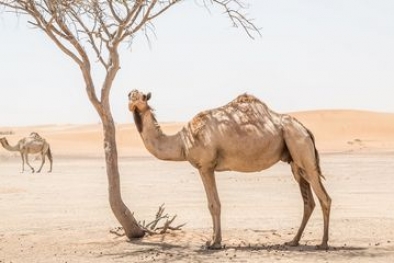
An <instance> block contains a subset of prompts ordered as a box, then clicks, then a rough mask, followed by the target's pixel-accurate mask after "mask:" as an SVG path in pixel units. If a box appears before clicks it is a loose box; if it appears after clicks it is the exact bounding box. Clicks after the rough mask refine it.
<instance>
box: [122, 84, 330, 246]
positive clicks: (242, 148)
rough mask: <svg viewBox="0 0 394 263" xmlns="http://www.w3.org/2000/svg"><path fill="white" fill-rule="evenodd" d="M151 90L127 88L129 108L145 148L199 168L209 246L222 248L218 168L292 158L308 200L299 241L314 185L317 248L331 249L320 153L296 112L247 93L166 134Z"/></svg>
mask: <svg viewBox="0 0 394 263" xmlns="http://www.w3.org/2000/svg"><path fill="white" fill-rule="evenodd" d="M150 97H151V94H150V93H148V94H146V95H145V94H144V93H142V92H139V91H138V90H133V91H131V92H130V93H129V110H130V111H131V112H132V113H133V116H134V121H135V124H136V127H137V130H138V132H139V133H140V136H141V138H142V140H143V142H144V144H145V147H146V149H147V150H148V151H149V152H150V153H151V154H153V155H154V156H155V157H156V158H158V159H161V160H171V161H189V162H190V163H191V164H192V165H193V166H194V167H195V168H197V169H198V171H199V172H200V176H201V179H202V182H203V185H204V188H205V192H206V195H207V199H208V208H209V211H210V213H211V216H212V220H213V239H212V241H211V242H210V243H208V244H207V245H208V247H209V248H213V249H218V248H221V247H222V245H221V241H222V233H221V226H220V224H221V223H220V213H221V211H220V210H221V204H220V201H219V195H218V191H217V188H216V182H215V174H214V172H215V171H239V172H256V171H261V170H264V169H267V168H269V167H271V166H272V165H274V164H275V163H277V162H278V161H284V162H287V163H289V164H290V166H291V170H292V172H293V175H294V178H295V179H296V181H297V182H298V184H299V186H300V190H301V195H302V198H303V201H304V215H303V219H302V222H301V226H300V228H299V230H298V232H297V234H296V235H295V237H294V238H293V240H292V241H290V242H287V243H286V245H290V246H297V245H298V244H299V240H300V238H301V235H302V233H303V231H304V228H305V226H306V224H307V222H308V220H309V217H310V215H311V214H312V211H313V209H314V207H315V202H314V200H313V194H312V191H311V187H312V189H313V191H314V192H315V194H316V196H317V198H318V199H319V201H320V205H321V208H322V211H323V219H324V234H323V239H322V243H321V244H320V245H319V246H317V247H318V248H319V249H328V244H327V242H328V228H329V217H330V207H331V198H330V197H329V196H328V194H327V192H326V190H325V189H324V186H323V184H322V182H321V177H322V174H321V170H320V165H319V155H318V152H317V150H316V147H315V141H314V137H313V135H312V133H311V132H310V131H309V130H308V129H307V128H305V127H304V126H303V125H302V124H301V123H300V122H299V121H298V120H296V119H295V118H293V117H291V116H289V115H284V114H278V113H276V112H274V111H272V110H270V109H269V108H268V107H267V106H266V105H265V104H264V103H263V102H261V101H260V100H259V99H257V98H256V97H254V96H251V95H247V94H243V95H240V96H238V97H237V98H236V99H235V100H233V101H231V102H230V103H228V104H226V105H224V106H222V107H219V108H216V109H212V110H207V111H203V112H201V113H199V114H198V115H196V116H195V117H194V118H193V119H192V120H191V121H190V122H189V123H188V124H187V125H186V126H185V127H183V129H182V130H181V131H179V132H178V133H177V134H175V135H171V136H167V135H165V134H164V133H163V132H162V130H161V128H160V126H159V124H158V123H157V121H156V118H155V115H154V114H153V112H152V109H151V107H150V106H149V105H148V100H149V99H150Z"/></svg>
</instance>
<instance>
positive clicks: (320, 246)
mask: <svg viewBox="0 0 394 263" xmlns="http://www.w3.org/2000/svg"><path fill="white" fill-rule="evenodd" d="M316 249H317V250H325V251H327V250H328V245H327V243H321V244H320V245H317V246H316Z"/></svg>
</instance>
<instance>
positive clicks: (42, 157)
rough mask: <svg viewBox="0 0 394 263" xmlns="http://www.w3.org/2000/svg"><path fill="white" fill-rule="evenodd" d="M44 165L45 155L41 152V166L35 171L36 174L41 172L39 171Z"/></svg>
mask: <svg viewBox="0 0 394 263" xmlns="http://www.w3.org/2000/svg"><path fill="white" fill-rule="evenodd" d="M44 163H45V154H44V153H43V152H42V153H41V165H40V168H39V169H38V170H37V173H40V172H41V169H42V167H43V166H44Z"/></svg>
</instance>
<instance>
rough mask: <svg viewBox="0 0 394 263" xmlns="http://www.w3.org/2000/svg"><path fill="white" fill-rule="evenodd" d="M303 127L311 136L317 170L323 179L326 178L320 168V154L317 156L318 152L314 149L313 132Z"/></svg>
mask: <svg viewBox="0 0 394 263" xmlns="http://www.w3.org/2000/svg"><path fill="white" fill-rule="evenodd" d="M304 128H305V129H306V131H307V132H308V134H309V136H310V137H311V139H312V142H313V147H314V148H315V162H316V169H317V172H318V173H319V175H320V176H321V177H322V178H323V179H324V180H325V179H326V178H325V177H324V175H323V174H322V172H321V168H320V156H319V152H318V151H317V149H316V143H315V136H314V135H313V133H312V132H311V131H310V130H309V129H308V128H306V127H304Z"/></svg>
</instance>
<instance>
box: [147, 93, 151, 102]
mask: <svg viewBox="0 0 394 263" xmlns="http://www.w3.org/2000/svg"><path fill="white" fill-rule="evenodd" d="M151 97H152V94H151V93H150V92H148V94H146V101H148V100H150V98H151Z"/></svg>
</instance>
